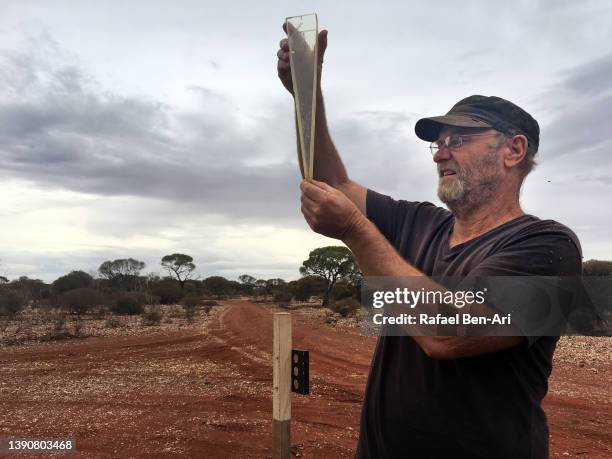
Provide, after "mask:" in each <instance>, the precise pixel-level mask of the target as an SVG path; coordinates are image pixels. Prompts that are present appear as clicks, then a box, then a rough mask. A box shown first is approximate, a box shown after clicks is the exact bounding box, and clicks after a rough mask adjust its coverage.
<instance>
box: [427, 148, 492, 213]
mask: <svg viewBox="0 0 612 459" xmlns="http://www.w3.org/2000/svg"><path fill="white" fill-rule="evenodd" d="M472 167H473V169H472V170H469V169H467V168H459V169H457V170H456V175H455V177H454V178H453V179H450V180H449V179H446V182H448V183H444V181H445V180H444V179H443V178H442V177H440V181H439V182H438V198H440V201H442V202H443V203H444V204H446V205H447V207H448V208H449V210H450V211H451V212H452V213H453V214H455V215H456V216H459V217H461V216H463V215H467V214H470V213H471V212H472V211H474V210H475V209H477V208H479V207H480V206H482V204H484V203H485V202H489V201H491V200H492V199H493V198H494V197H495V195H496V193H497V190H498V189H499V177H498V175H497V174H496V170H495V156H493V155H492V156H488V157H485V158H484V159H483V160H482V161H481V162H480V163H476V164H474V165H473V166H472ZM474 170H477V171H478V172H479V173H480V174H479V175H480V177H478V178H475V177H474V172H473V171H474Z"/></svg>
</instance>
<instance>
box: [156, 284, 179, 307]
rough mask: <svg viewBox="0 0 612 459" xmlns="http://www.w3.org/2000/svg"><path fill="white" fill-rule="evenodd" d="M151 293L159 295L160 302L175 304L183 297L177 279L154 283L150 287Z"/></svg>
mask: <svg viewBox="0 0 612 459" xmlns="http://www.w3.org/2000/svg"><path fill="white" fill-rule="evenodd" d="M152 292H153V295H155V296H158V297H159V302H160V303H161V304H176V303H178V302H179V301H180V300H181V298H183V293H184V292H183V290H181V287H180V286H179V284H178V282H177V281H174V280H164V281H161V282H158V283H157V284H155V285H154V286H153V288H152Z"/></svg>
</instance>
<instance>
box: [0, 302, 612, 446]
mask: <svg viewBox="0 0 612 459" xmlns="http://www.w3.org/2000/svg"><path fill="white" fill-rule="evenodd" d="M224 304H225V306H224V307H223V308H218V309H217V311H216V313H215V314H216V317H214V318H213V319H212V320H210V321H209V323H208V325H207V327H206V328H205V329H201V330H198V329H190V330H182V331H172V332H165V333H152V334H148V335H139V336H126V337H113V338H108V337H107V338H89V339H85V340H79V341H67V342H61V343H53V344H35V345H28V346H14V347H5V348H3V349H1V350H0V371H1V375H2V376H1V377H0V438H7V437H38V438H62V437H71V438H74V439H76V443H77V454H74V455H72V456H71V457H147V458H148V457H200V458H201V457H204V458H217V457H218V458H228V457H232V458H234V457H235V458H248V457H258V458H259V457H269V456H270V451H271V445H270V441H271V412H272V401H271V381H272V367H271V355H270V353H271V347H272V346H271V345H272V318H271V313H272V312H273V311H274V310H275V309H274V308H273V307H271V306H267V305H257V304H252V303H249V302H246V301H239V300H236V301H227V302H225V303H224ZM293 347H294V348H298V349H308V350H309V351H310V362H311V363H310V365H311V368H310V374H311V395H309V396H300V395H295V394H294V396H293V402H292V425H291V428H292V443H294V444H300V445H301V452H302V454H303V456H304V457H314V458H327V457H329V458H338V457H352V454H353V451H354V447H355V443H356V440H357V434H358V427H359V425H358V423H359V412H360V408H361V399H362V395H363V389H364V385H365V380H366V377H367V372H368V368H369V363H370V358H371V354H372V351H373V347H374V339H373V338H366V337H363V336H361V335H360V334H359V329H341V328H332V327H330V326H328V325H326V324H324V323H323V322H322V321H321V320H320V319H315V318H313V316H312V315H308V314H306V313H303V312H301V311H294V312H293ZM611 374H612V369H611V368H610V365H609V364H606V365H598V366H597V368H590V366H589V365H587V366H584V365H582V366H581V365H579V364H578V363H576V364H574V363H571V362H561V363H560V364H558V365H556V367H555V370H554V372H553V377H552V379H551V385H550V389H551V390H550V395H549V397H547V400H546V403H545V407H546V411H547V413H548V416H549V424H550V427H551V434H552V436H551V453H552V456H553V457H556V456H559V457H581V458H587V457H588V458H604V457H606V458H608V457H612V441H611V439H610V436H609V433H610V432H611V431H612V422H611V419H612V409H611V407H610V398H611V395H612V394H611V392H610V388H609V385H610V375H611ZM15 457H27V456H26V455H23V454H20V455H19V456H15ZM45 457H49V455H45Z"/></svg>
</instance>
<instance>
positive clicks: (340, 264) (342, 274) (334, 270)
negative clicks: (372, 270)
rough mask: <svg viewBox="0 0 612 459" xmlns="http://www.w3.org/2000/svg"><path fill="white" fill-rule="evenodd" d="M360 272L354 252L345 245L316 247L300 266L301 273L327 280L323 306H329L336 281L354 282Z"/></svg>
mask: <svg viewBox="0 0 612 459" xmlns="http://www.w3.org/2000/svg"><path fill="white" fill-rule="evenodd" d="M358 273H359V268H358V266H357V263H356V261H355V257H354V256H353V253H352V252H351V251H350V250H349V249H348V248H346V247H344V246H327V247H319V248H318V249H314V250H313V251H312V252H310V255H309V256H308V259H307V260H305V261H304V262H303V263H302V266H301V267H300V274H302V275H303V276H318V277H321V278H322V279H325V281H327V289H326V291H325V295H324V296H323V306H327V303H328V302H329V295H330V293H331V291H332V289H333V288H334V285H335V284H336V282H338V281H339V280H346V281H347V282H354V280H355V278H356V277H357V276H358Z"/></svg>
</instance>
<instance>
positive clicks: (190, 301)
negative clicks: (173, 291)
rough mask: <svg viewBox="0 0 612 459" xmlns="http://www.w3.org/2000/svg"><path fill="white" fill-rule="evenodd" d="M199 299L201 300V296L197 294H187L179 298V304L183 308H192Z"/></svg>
mask: <svg viewBox="0 0 612 459" xmlns="http://www.w3.org/2000/svg"><path fill="white" fill-rule="evenodd" d="M200 301H201V298H200V297H199V296H195V295H187V296H186V297H185V298H183V299H182V300H181V304H182V305H183V306H184V307H185V308H192V309H194V308H195V307H196V306H198V305H199V304H200Z"/></svg>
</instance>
